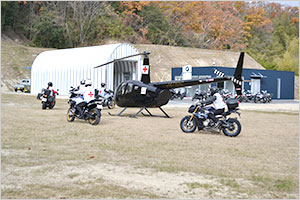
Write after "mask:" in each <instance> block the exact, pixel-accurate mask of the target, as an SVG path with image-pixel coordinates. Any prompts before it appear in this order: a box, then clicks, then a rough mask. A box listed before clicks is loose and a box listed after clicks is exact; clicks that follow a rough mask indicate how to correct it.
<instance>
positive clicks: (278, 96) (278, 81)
mask: <svg viewBox="0 0 300 200" xmlns="http://www.w3.org/2000/svg"><path fill="white" fill-rule="evenodd" d="M280 87H281V79H280V78H277V99H280V92H281V91H280V90H281V89H280Z"/></svg>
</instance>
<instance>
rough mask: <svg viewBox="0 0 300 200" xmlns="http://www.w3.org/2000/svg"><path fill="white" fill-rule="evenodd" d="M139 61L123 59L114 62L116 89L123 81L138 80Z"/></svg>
mask: <svg viewBox="0 0 300 200" xmlns="http://www.w3.org/2000/svg"><path fill="white" fill-rule="evenodd" d="M137 74H138V73H137V61H134V60H122V61H118V62H115V63H114V88H113V90H115V89H116V88H117V87H118V85H119V84H120V83H121V82H124V81H128V80H137V78H138V77H137Z"/></svg>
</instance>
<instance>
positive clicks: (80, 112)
mask: <svg viewBox="0 0 300 200" xmlns="http://www.w3.org/2000/svg"><path fill="white" fill-rule="evenodd" d="M86 104H87V103H86V102H84V101H83V102H80V103H79V104H77V105H76V106H75V107H76V110H78V112H79V115H82V114H83V108H84V106H86Z"/></svg>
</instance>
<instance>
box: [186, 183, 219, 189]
mask: <svg viewBox="0 0 300 200" xmlns="http://www.w3.org/2000/svg"><path fill="white" fill-rule="evenodd" d="M184 184H185V185H187V187H188V188H189V190H193V189H197V188H204V189H210V188H214V187H215V186H213V185H211V184H208V183H198V182H192V183H184Z"/></svg>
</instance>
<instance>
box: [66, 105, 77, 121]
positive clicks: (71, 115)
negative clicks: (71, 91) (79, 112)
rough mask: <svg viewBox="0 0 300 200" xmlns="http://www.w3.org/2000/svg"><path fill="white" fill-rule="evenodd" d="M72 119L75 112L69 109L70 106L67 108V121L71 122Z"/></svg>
mask: <svg viewBox="0 0 300 200" xmlns="http://www.w3.org/2000/svg"><path fill="white" fill-rule="evenodd" d="M74 120H75V113H74V112H72V111H71V108H69V109H68V112H67V121H68V122H73V121H74Z"/></svg>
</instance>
